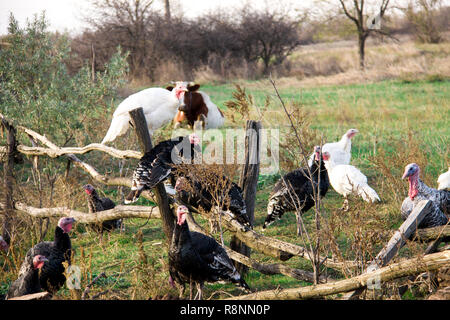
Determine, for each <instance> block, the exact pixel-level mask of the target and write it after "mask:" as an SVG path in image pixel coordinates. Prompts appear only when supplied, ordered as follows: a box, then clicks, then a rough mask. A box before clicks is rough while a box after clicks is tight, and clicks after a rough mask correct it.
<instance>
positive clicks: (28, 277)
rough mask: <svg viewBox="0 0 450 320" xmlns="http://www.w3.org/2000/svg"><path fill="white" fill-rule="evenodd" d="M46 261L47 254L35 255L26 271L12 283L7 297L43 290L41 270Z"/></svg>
mask: <svg viewBox="0 0 450 320" xmlns="http://www.w3.org/2000/svg"><path fill="white" fill-rule="evenodd" d="M46 262H48V259H47V258H46V257H45V256H43V255H39V254H38V255H36V256H34V257H33V260H32V263H31V264H29V265H27V266H26V267H27V268H26V271H25V272H23V273H21V274H20V276H19V278H18V279H17V280H15V281H14V282H13V283H11V286H10V287H9V289H8V293H7V294H6V299H11V298H14V297H21V296H24V295H26V294H32V293H38V292H41V291H42V288H41V283H40V281H39V272H40V270H41V268H42V267H43V266H44V264H45V263H46Z"/></svg>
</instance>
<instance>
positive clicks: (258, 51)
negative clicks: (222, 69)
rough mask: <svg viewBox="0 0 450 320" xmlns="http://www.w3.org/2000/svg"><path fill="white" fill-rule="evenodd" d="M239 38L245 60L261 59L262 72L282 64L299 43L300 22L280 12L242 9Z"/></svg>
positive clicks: (266, 72) (267, 71)
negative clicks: (262, 64)
mask: <svg viewBox="0 0 450 320" xmlns="http://www.w3.org/2000/svg"><path fill="white" fill-rule="evenodd" d="M240 19H241V23H240V26H239V30H240V32H239V34H240V37H239V40H240V42H241V45H242V50H243V52H244V54H245V58H246V60H247V61H255V60H258V59H261V60H262V61H263V63H264V73H265V74H268V73H269V72H270V68H271V66H272V65H279V64H281V63H282V62H283V61H284V60H285V59H286V57H287V56H288V55H290V54H291V53H292V51H293V50H294V49H295V48H297V47H298V46H299V45H300V37H299V33H298V28H299V21H296V20H295V19H293V18H290V17H289V16H288V15H286V14H283V13H280V12H271V11H269V10H265V11H263V12H258V11H253V10H249V9H248V8H244V9H243V10H242V12H241V17H240Z"/></svg>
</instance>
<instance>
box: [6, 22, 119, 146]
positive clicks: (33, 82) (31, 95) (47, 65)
mask: <svg viewBox="0 0 450 320" xmlns="http://www.w3.org/2000/svg"><path fill="white" fill-rule="evenodd" d="M47 28H48V22H47V20H46V18H45V15H44V14H43V13H42V14H41V15H40V16H39V17H38V16H36V15H35V16H34V19H33V20H32V21H28V23H27V26H26V27H25V28H20V27H19V25H18V22H17V20H16V19H15V18H14V16H13V15H12V14H11V16H10V22H9V27H8V35H7V36H6V39H7V40H6V41H7V43H8V45H4V46H3V48H2V49H1V50H0V79H1V83H2V84H1V86H0V109H1V110H2V113H3V114H4V115H5V116H6V117H7V118H10V119H15V120H17V122H19V123H20V124H21V125H24V126H27V127H30V128H31V129H33V130H36V131H38V132H40V133H42V134H44V133H45V134H48V135H49V136H51V139H52V140H53V141H55V142H56V143H58V145H61V146H65V145H67V144H69V142H71V141H72V140H73V139H75V138H76V133H75V132H76V131H77V130H79V129H81V128H84V129H86V128H85V126H86V125H88V124H87V123H86V121H85V119H87V118H89V117H90V116H92V115H93V114H94V113H95V112H98V107H100V106H104V107H105V108H107V107H108V106H107V105H106V103H105V100H104V98H105V97H108V96H109V97H113V96H114V95H115V90H116V88H117V87H118V86H120V85H121V84H122V82H123V81H124V79H125V76H126V71H127V64H126V55H123V54H122V53H121V52H120V50H119V51H116V52H115V53H114V54H113V55H112V57H111V59H110V61H109V63H107V64H106V66H105V71H104V72H102V73H98V74H97V76H96V81H95V82H93V81H92V77H91V70H90V67H89V66H88V64H85V65H84V66H83V67H82V68H81V69H80V70H79V71H78V72H77V73H76V74H74V75H70V74H69V72H68V69H67V66H66V61H68V60H70V55H69V51H70V46H69V40H68V38H67V37H66V36H61V35H58V34H52V33H50V32H48V31H47ZM96 110H97V111H96Z"/></svg>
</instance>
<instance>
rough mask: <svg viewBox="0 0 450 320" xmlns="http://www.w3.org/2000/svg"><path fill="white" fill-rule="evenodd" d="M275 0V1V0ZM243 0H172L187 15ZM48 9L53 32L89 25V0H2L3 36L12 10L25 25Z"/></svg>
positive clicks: (158, 2) (259, 0) (257, 1)
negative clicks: (86, 19)
mask: <svg viewBox="0 0 450 320" xmlns="http://www.w3.org/2000/svg"><path fill="white" fill-rule="evenodd" d="M247 1H248V2H249V3H251V4H252V5H255V6H259V5H261V6H263V5H265V4H266V2H267V1H269V2H270V1H271V0H247ZM272 1H273V0H272ZM313 1H314V0H302V1H299V0H297V1H293V0H278V1H276V3H278V4H288V3H296V5H298V4H299V3H301V4H300V5H299V6H300V7H301V6H305V5H308V4H311V3H312V2H313ZM243 2H244V0H171V6H172V9H174V10H183V12H184V14H185V16H187V17H195V16H198V15H201V14H202V13H205V12H208V11H210V10H214V9H217V8H225V9H226V8H228V7H236V6H237V7H239V6H241V5H242V3H243ZM154 5H155V6H159V7H161V8H162V7H163V0H154ZM42 10H45V12H46V17H47V20H48V21H49V23H50V26H49V29H50V30H51V31H56V30H57V31H60V32H64V31H68V32H69V33H71V34H75V33H79V32H81V31H82V30H83V29H84V27H86V24H85V23H84V22H83V20H82V16H83V14H86V13H88V12H89V5H88V0H0V35H3V34H6V33H7V30H8V29H7V28H8V21H9V15H10V12H12V13H13V15H14V17H15V18H16V20H18V21H19V26H21V27H24V26H25V23H26V19H27V18H28V19H32V17H33V15H34V14H36V13H37V14H40V13H41V12H42Z"/></svg>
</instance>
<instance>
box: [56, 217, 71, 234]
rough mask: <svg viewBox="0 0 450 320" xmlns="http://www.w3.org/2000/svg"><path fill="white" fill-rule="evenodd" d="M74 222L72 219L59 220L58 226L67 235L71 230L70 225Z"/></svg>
mask: <svg viewBox="0 0 450 320" xmlns="http://www.w3.org/2000/svg"><path fill="white" fill-rule="evenodd" d="M74 222H75V219H74V218H68V217H65V218H61V219H59V222H58V226H59V227H60V228H61V229H62V230H63V231H64V232H65V233H69V232H70V230H72V224H73V223H74Z"/></svg>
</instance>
